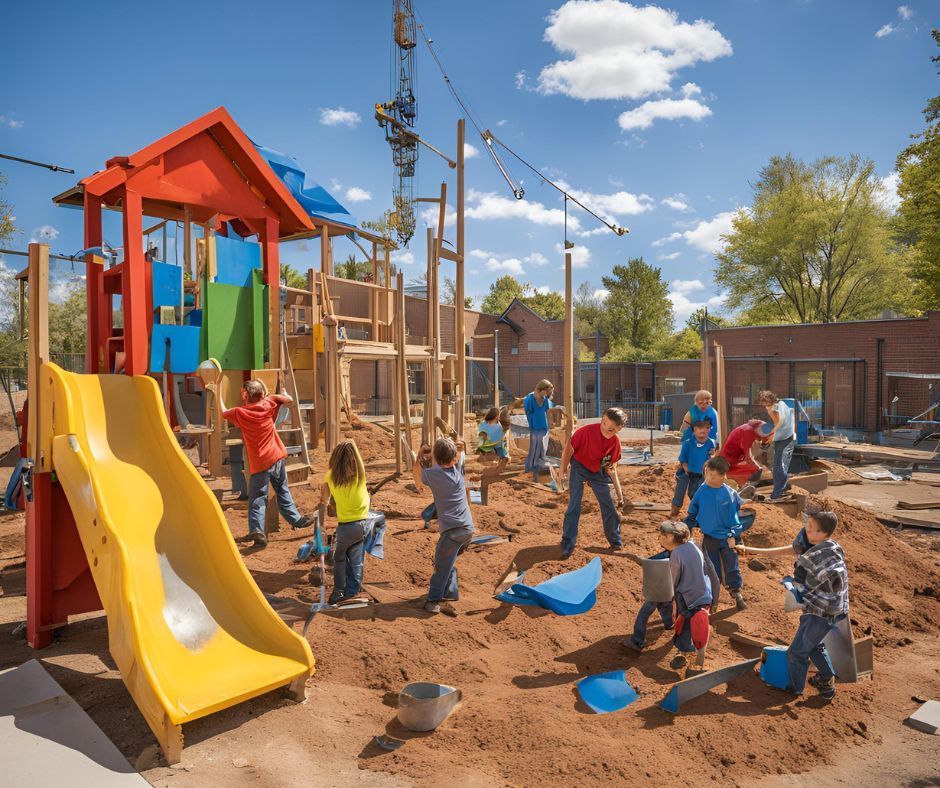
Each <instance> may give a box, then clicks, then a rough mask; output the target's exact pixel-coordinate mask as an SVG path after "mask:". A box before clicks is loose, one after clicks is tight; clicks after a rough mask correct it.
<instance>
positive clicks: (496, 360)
mask: <svg viewBox="0 0 940 788" xmlns="http://www.w3.org/2000/svg"><path fill="white" fill-rule="evenodd" d="M493 388H494V389H495V391H494V393H493V404H494V405H496V407H497V408H498V407H499V329H498V328H497V329H494V330H493Z"/></svg>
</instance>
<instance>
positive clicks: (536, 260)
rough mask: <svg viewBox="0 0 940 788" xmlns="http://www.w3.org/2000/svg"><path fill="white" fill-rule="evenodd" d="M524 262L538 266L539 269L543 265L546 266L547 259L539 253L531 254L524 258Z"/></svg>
mask: <svg viewBox="0 0 940 788" xmlns="http://www.w3.org/2000/svg"><path fill="white" fill-rule="evenodd" d="M524 260H525V262H526V263H529V264H530V265H534V266H538V267H539V268H541V267H542V266H543V265H548V258H547V257H546V256H545V255H544V254H542V253H541V252H532V254H530V255H528V256H527V257H525V258H524Z"/></svg>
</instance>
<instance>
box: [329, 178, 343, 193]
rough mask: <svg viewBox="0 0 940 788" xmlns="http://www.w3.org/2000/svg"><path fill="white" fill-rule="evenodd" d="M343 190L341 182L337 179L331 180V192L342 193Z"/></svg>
mask: <svg viewBox="0 0 940 788" xmlns="http://www.w3.org/2000/svg"><path fill="white" fill-rule="evenodd" d="M342 188H343V184H342V183H340V181H338V180H336V178H330V191H334V192H338V191H342Z"/></svg>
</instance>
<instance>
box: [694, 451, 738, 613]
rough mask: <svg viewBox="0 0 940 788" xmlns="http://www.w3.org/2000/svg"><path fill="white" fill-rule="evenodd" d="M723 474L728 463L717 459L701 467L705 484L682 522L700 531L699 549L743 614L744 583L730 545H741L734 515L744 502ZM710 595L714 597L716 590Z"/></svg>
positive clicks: (736, 516)
mask: <svg viewBox="0 0 940 788" xmlns="http://www.w3.org/2000/svg"><path fill="white" fill-rule="evenodd" d="M727 473H728V461H727V460H726V459H725V458H724V457H722V456H720V455H719V456H718V457H712V458H711V459H710V460H709V461H708V462H706V463H705V484H703V485H701V486H700V487H699V488H698V491H697V492H696V493H695V496H694V497H693V498H692V502H691V503H690V504H689V515H688V517H686V518H685V522H686V524H687V525H688V526H689V527H690V528H700V529H701V531H702V549H703V550H704V551H705V552H706V553H707V554H708V557H709V559H711V562H712V564H714V566H715V571H716V572H717V573H718V579H719V581H723V582H724V585H725V588H727V589H728V593H729V594H731V597H732V599H734V602H735V604H736V605H737V608H738V610H744V609H746V608H747V603H746V602H745V601H744V596H743V595H742V593H741V588H742V586H743V585H744V579H743V578H742V577H741V568H740V567H739V566H738V554H737V553H736V552H735V551H734V545H735V543H737V542H740V541H741V532H742V531H743V530H744V526H743V524H742V523H741V518H740V517H739V515H738V512H739V511H740V509H741V506H742V505H743V504H744V501H743V500H742V499H741V496H740V495H738V493H737V492H736V491H735V490H732V489H731V488H730V487H729V486H728V485H727V484H725V476H726V475H727ZM714 591H715V595H716V596H717V594H718V588H717V586H716V587H715V589H714Z"/></svg>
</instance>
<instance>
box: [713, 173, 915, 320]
mask: <svg viewBox="0 0 940 788" xmlns="http://www.w3.org/2000/svg"><path fill="white" fill-rule="evenodd" d="M880 188H881V187H880V183H879V181H878V179H877V178H876V176H875V171H874V163H873V162H871V161H867V160H863V159H861V158H860V157H858V156H854V155H853V156H849V157H848V158H840V157H836V156H827V157H825V158H822V159H819V160H818V161H816V162H814V163H812V164H806V163H804V162H802V161H800V160H798V159H796V158H794V157H793V156H790V155H788V156H784V157H779V156H775V157H773V158H771V160H770V162H769V163H768V164H767V166H766V167H764V168H763V169H762V170H761V172H760V177H759V179H758V181H757V183H756V184H755V185H754V198H753V204H752V205H751V207H750V209H748V210H741V211H739V212H738V214H737V215H736V216H735V217H734V222H733V229H732V231H731V233H730V234H729V235H728V236H727V239H726V240H727V244H726V246H725V248H724V250H723V251H722V252H720V253H719V254H718V255H717V258H718V268H717V270H716V273H715V281H716V283H717V284H718V285H719V286H720V287H722V288H724V289H725V290H726V291H727V293H728V297H727V301H726V304H727V306H728V307H729V308H730V309H732V310H740V311H741V313H742V314H741V322H744V323H757V322H788V323H817V322H819V323H829V322H832V321H836V320H854V319H863V318H870V317H876V316H877V315H878V314H879V313H880V312H881V311H882V310H883V309H886V308H889V307H891V308H896V307H898V306H900V301H902V300H903V297H904V286H905V284H906V280H907V277H906V272H905V271H904V270H901V271H898V269H897V265H898V264H902V265H903V263H904V261H903V260H902V259H900V258H898V257H897V256H896V255H894V254H893V253H892V248H891V243H890V239H889V236H888V231H887V229H888V228H887V221H888V215H887V212H886V210H885V208H884V207H883V206H882V204H881V202H880V201H879V190H880ZM899 274H900V276H899Z"/></svg>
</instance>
